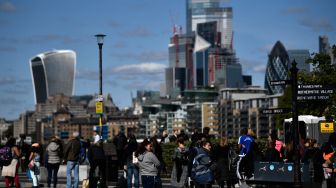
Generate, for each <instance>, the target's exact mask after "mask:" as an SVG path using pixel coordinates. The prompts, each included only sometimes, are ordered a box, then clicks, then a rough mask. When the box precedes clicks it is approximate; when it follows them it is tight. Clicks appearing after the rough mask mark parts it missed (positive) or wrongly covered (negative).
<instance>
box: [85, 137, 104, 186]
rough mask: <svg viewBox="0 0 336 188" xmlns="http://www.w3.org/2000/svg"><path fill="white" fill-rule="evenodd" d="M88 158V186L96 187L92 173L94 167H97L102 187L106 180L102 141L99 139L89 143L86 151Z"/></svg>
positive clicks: (94, 169)
mask: <svg viewBox="0 0 336 188" xmlns="http://www.w3.org/2000/svg"><path fill="white" fill-rule="evenodd" d="M88 159H89V162H90V172H89V187H90V188H96V187H97V184H96V183H97V182H96V180H95V179H94V173H95V171H96V168H97V167H98V168H99V174H100V176H99V177H101V178H102V182H101V184H102V185H103V187H104V186H105V180H106V162H105V161H106V157H105V152H104V149H103V141H102V140H100V141H98V142H97V143H93V144H91V146H90V148H89V151H88Z"/></svg>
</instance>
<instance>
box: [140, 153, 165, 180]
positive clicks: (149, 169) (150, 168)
mask: <svg viewBox="0 0 336 188" xmlns="http://www.w3.org/2000/svg"><path fill="white" fill-rule="evenodd" d="M138 160H139V167H140V174H141V175H143V176H157V174H158V167H159V166H160V161H159V160H158V158H157V157H156V156H155V155H154V154H153V153H152V152H148V151H146V152H145V153H143V154H140V155H139V156H138Z"/></svg>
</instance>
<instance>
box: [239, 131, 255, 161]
mask: <svg viewBox="0 0 336 188" xmlns="http://www.w3.org/2000/svg"><path fill="white" fill-rule="evenodd" d="M253 141H254V139H253V138H252V137H251V136H248V135H243V136H240V137H239V140H238V144H241V145H242V148H241V150H240V152H239V156H245V155H246V154H247V153H248V152H249V151H250V146H251V143H252V142H253Z"/></svg>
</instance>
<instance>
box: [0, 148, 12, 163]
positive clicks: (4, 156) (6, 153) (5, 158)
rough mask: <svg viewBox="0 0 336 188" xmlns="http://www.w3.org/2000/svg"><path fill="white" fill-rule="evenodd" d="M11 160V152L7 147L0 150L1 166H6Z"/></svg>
mask: <svg viewBox="0 0 336 188" xmlns="http://www.w3.org/2000/svg"><path fill="white" fill-rule="evenodd" d="M12 159H13V155H12V150H11V148H10V147H9V146H4V147H2V148H1V149H0V162H1V166H8V165H9V164H10V163H11V161H12Z"/></svg>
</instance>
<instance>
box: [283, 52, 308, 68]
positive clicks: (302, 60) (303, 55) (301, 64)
mask: <svg viewBox="0 0 336 188" xmlns="http://www.w3.org/2000/svg"><path fill="white" fill-rule="evenodd" d="M287 53H288V56H289V68H291V67H292V62H293V60H294V59H295V62H296V63H297V68H298V69H299V71H305V72H307V73H308V72H310V64H308V63H306V61H307V59H309V58H310V53H309V50H287Z"/></svg>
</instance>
